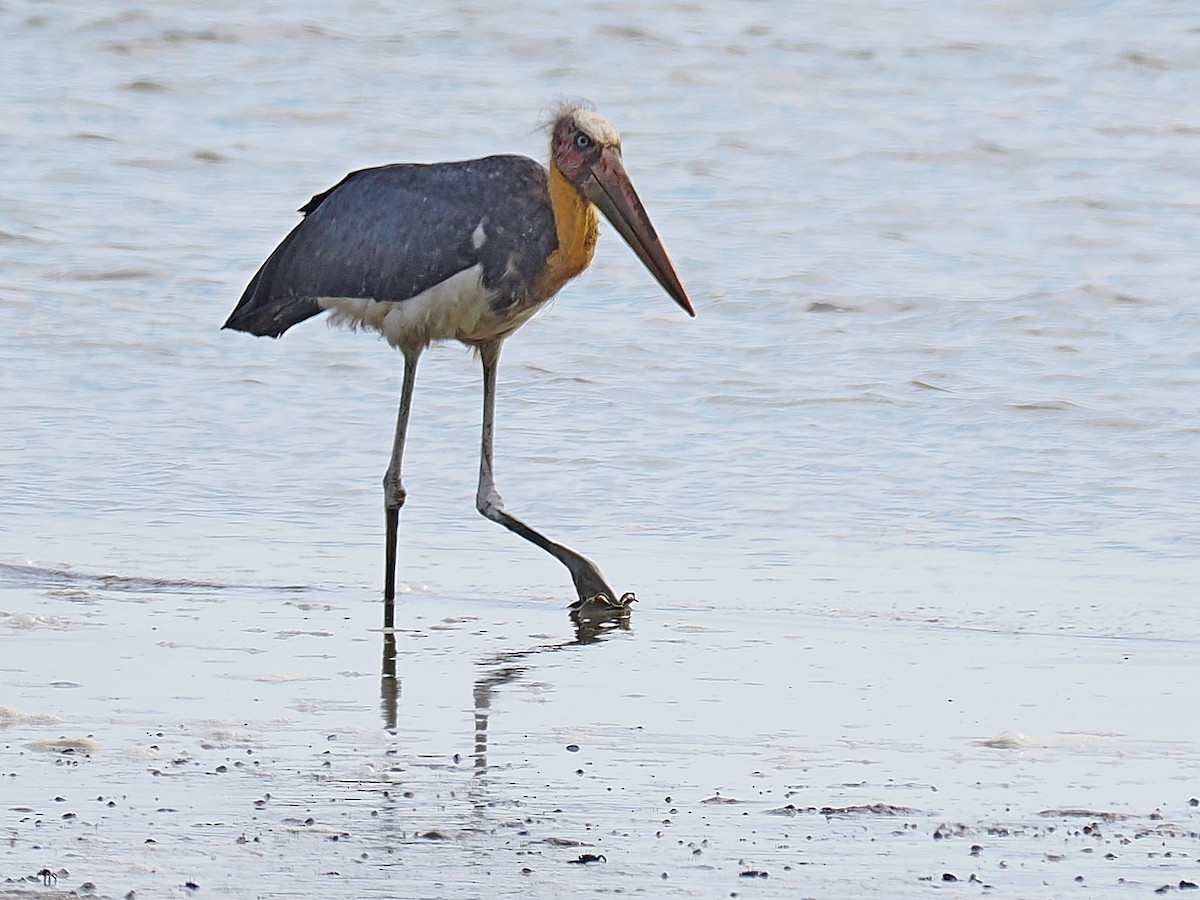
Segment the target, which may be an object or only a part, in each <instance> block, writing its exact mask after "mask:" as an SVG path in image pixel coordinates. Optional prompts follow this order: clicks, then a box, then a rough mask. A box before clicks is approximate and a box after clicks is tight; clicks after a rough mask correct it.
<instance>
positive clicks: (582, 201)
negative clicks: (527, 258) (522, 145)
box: [536, 162, 600, 297]
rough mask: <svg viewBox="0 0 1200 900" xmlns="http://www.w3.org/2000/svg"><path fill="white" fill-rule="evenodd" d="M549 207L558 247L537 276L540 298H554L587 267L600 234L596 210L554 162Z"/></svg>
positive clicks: (551, 171) (551, 170)
mask: <svg viewBox="0 0 1200 900" xmlns="http://www.w3.org/2000/svg"><path fill="white" fill-rule="evenodd" d="M550 206H551V207H552V208H553V210H554V230H555V232H556V235H557V237H558V247H557V248H556V249H555V251H554V252H553V253H552V254H550V258H549V259H547V260H546V264H545V266H543V268H542V271H541V273H540V274H539V277H538V284H537V288H536V293H537V294H538V296H540V297H551V296H553V295H554V294H555V293H557V292H558V290H559V288H561V287H562V286H563V285H564V284H566V283H567V282H568V281H570V280H571V279H572V278H574V277H575V276H576V275H578V274H579V273H580V272H582V271H583V270H584V269H586V268H587V267H588V265H589V264H590V263H591V261H592V257H593V256H595V254H596V238H597V237H599V234H600V220H599V218H598V217H597V215H596V207H595V206H593V205H592V203H591V202H590V201H589V200H588V199H587V198H586V197H584V196H582V195H581V194H580V193H579V189H578V188H576V187H575V185H573V184H572V183H571V182H570V181H568V180H567V176H565V175H563V173H562V172H561V171H560V170H559V168H558V165H557V164H556V163H554V162H551V163H550Z"/></svg>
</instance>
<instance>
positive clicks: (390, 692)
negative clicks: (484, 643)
mask: <svg viewBox="0 0 1200 900" xmlns="http://www.w3.org/2000/svg"><path fill="white" fill-rule="evenodd" d="M570 619H571V624H572V625H574V626H575V636H574V638H573V639H570V640H565V641H555V642H552V643H546V644H538V645H536V646H533V647H528V648H526V649H524V650H509V651H506V652H504V653H497V654H493V655H491V656H487V657H484V658H483V659H481V660H480V661H479V669H480V675H479V677H478V678H477V679H476V680H475V687H474V690H473V694H474V700H475V774H476V775H482V774H483V773H485V772H486V771H487V766H488V763H487V751H488V717H489V715H490V713H491V707H492V696H493V694H494V693H495V691H496V690H497V689H498V688H500V687H501V686H503V685H505V684H508V683H509V682H512V681H515V680H517V679H518V678H520V677H521V676H522V675H523V674H524V673H525V672H526V671H528V670H529V669H530V668H531V666H532V659H533V657H535V656H537V655H539V654H542V653H551V652H558V651H562V650H572V649H576V648H579V647H586V646H588V645H589V644H597V643H600V641H601V640H602V639H603V638H604V636H605V635H606V634H608V633H610V632H613V631H628V630H629V619H630V610H629V608H628V606H625V607H620V608H614V607H607V606H605V607H601V606H592V605H587V604H576V606H575V608H573V609H571V611H570ZM379 697H380V710H381V712H382V713H383V727H384V728H385V729H387V731H389V732H390V733H392V734H395V732H396V729H397V723H398V721H399V711H398V710H399V703H400V679H399V678H398V677H397V676H396V635H395V633H394V632H393V631H391V630H390V629H386V628H385V629H384V632H383V666H382V670H381V674H380V679H379Z"/></svg>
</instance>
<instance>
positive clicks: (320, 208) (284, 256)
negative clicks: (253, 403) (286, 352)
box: [225, 156, 557, 337]
mask: <svg viewBox="0 0 1200 900" xmlns="http://www.w3.org/2000/svg"><path fill="white" fill-rule="evenodd" d="M301 211H302V212H303V213H304V219H303V220H302V221H301V222H300V223H299V224H297V225H296V227H295V228H293V229H292V231H291V233H290V234H289V235H288V236H287V237H286V238H284V240H283V241H282V242H281V243H280V244H279V246H278V247H277V248H276V249H275V251H274V252H273V253H272V254H271V255H270V256H269V257H268V258H267V260H266V262H264V263H263V265H262V267H261V268H260V269H259V270H258V272H257V273H256V274H255V276H254V278H253V279H252V280H251V281H250V284H249V285H248V286H247V287H246V290H245V292H244V293H243V294H242V298H241V300H240V302H239V303H238V305H237V307H236V308H235V309H234V311H233V313H232V314H231V315H230V317H229V320H228V321H227V322H226V323H225V327H226V328H234V329H237V330H240V331H249V332H251V333H253V334H259V335H270V336H272V337H278V336H279V335H281V334H283V332H285V331H286V330H287V329H288V328H290V327H291V326H292V325H295V324H297V323H298V322H302V321H304V320H305V319H308V318H310V317H311V316H315V315H317V314H318V313H319V312H321V311H322V307H321V305H320V304H319V303H318V300H319V299H322V298H334V297H339V298H340V297H348V298H364V299H369V300H381V301H382V300H387V301H404V300H407V299H409V298H411V297H414V296H416V295H418V294H420V293H421V292H422V291H425V290H427V289H429V288H430V287H433V286H434V285H436V284H439V283H440V282H443V281H445V280H446V279H448V278H450V277H451V276H452V275H455V274H456V273H458V272H461V271H463V270H464V269H468V268H471V267H472V266H475V265H480V264H481V265H482V268H483V281H484V285H485V287H487V288H488V289H489V290H493V291H495V292H496V296H497V300H496V303H497V305H498V306H500V307H504V306H506V305H508V304H511V303H514V302H518V301H521V300H524V299H525V298H526V296H527V295H528V292H529V291H530V290H531V289H532V286H533V284H534V281H535V280H536V277H537V274H538V272H539V270H540V269H541V266H542V264H543V263H544V262H545V260H546V258H547V257H548V256H549V255H550V254H551V253H552V252H553V251H554V249H555V248H556V246H557V238H556V236H555V229H554V212H553V209H552V207H551V205H550V196H549V188H548V177H547V174H546V170H545V169H544V168H543V167H542V166H541V165H540V164H539V163H537V162H534V161H533V160H531V159H528V158H526V157H522V156H491V157H486V158H484V159H476V160H467V161H464V162H453V163H436V164H432V165H417V164H406V165H390V166H380V167H377V168H373V169H362V170H360V171H357V172H352V173H351V174H349V175H347V176H346V177H345V178H344V179H343V180H342V181H341V182H339V183H338V184H336V185H335V186H334V187H332V188H330V189H329V190H327V191H325V192H323V193H321V194H317V195H316V196H314V197H313V198H312V199H311V200H310V201H309V202H308V203H306V204H305V205H304V206H303V207H301ZM480 228H482V231H479V230H478V229H480Z"/></svg>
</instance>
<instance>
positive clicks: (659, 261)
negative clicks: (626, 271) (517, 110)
mask: <svg viewBox="0 0 1200 900" xmlns="http://www.w3.org/2000/svg"><path fill="white" fill-rule="evenodd" d="M550 160H551V162H552V164H553V165H554V166H555V167H557V168H558V170H559V171H560V172H561V173H562V174H563V176H564V177H565V178H566V179H567V180H568V181H569V182H571V184H573V185H575V188H576V190H578V191H579V193H580V195H581V196H582V197H584V198H585V199H586V200H588V201H590V202H592V203H594V204H595V205H596V206H597V207H598V208H599V209H600V212H602V213H604V217H605V218H606V219H608V221H610V222H611V223H612V224H613V227H614V228H616V229H617V231H618V232H619V233H620V235H621V237H623V238H624V239H625V243H627V244H629V246H630V247H631V248H632V249H633V252H634V253H636V254H637V256H638V259H640V260H641V261H642V264H643V265H645V267H646V268H647V269H649V270H650V274H651V275H653V276H654V278H655V279H656V280H657V281H658V283H659V284H661V285H662V287H663V290H665V291H666V292H667V293H668V294H669V295H670V296H671V299H672V300H674V301H675V302H676V303H678V304H679V305H680V306H681V307H682V308H683V309H684V310H685V311H686V312H687V314H688V315H690V316H694V315H695V314H696V311H695V310H694V309H693V308H692V303H691V301H690V300H689V299H688V295H687V292H686V291H685V290H684V289H683V285H682V284H680V283H679V276H678V275H676V274H675V269H674V267H673V266H672V265H671V260H670V259H669V258H668V256H667V251H666V250H665V249H664V248H663V245H662V242H661V241H660V240H659V239H658V234H657V233H656V232H655V230H654V226H653V225H652V224H651V223H650V217H649V216H648V215H647V214H646V209H645V207H643V206H642V201H641V200H640V199H638V195H637V191H635V190H634V189H633V182H631V181H630V180H629V176H628V175H627V174H626V173H625V166H624V164H623V163H622V162H621V135H620V134H618V133H617V129H615V128H613V126H612V125H610V124H609V122H608V120H607V119H605V118H604V117H603V116H602V115H600V114H599V113H597V112H595V111H594V110H591V109H588V108H587V107H579V106H576V107H570V108H568V109H565V110H563V111H561V112H560V113H558V115H557V116H555V119H554V124H553V126H552V131H551V136H550Z"/></svg>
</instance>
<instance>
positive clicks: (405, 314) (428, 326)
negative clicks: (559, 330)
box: [317, 265, 533, 352]
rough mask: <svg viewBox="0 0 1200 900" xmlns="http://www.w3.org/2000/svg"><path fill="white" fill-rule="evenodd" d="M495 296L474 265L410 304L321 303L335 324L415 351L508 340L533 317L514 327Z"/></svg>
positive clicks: (480, 268) (330, 300) (342, 300)
mask: <svg viewBox="0 0 1200 900" xmlns="http://www.w3.org/2000/svg"><path fill="white" fill-rule="evenodd" d="M494 296H495V293H494V292H493V291H489V290H488V289H487V288H485V287H484V286H483V266H482V265H474V266H471V268H469V269H463V270H462V271H461V272H458V273H456V274H454V275H451V276H450V277H449V278H447V279H446V280H445V281H441V282H439V283H437V284H435V285H434V286H433V287H431V288H429V289H427V290H424V291H422V292H421V293H419V294H417V295H416V296H414V297H409V298H408V299H406V300H371V299H368V298H365V297H321V298H319V299H318V300H317V302H318V303H319V304H320V305H321V308H322V309H328V310H330V312H331V313H332V315H331V317H330V320H329V321H330V324H331V325H344V326H347V327H349V328H353V329H358V328H367V329H370V330H371V331H377V332H379V333H380V334H382V335H383V336H384V337H385V338H386V339H387V342H388V343H389V344H391V345H392V346H393V347H396V348H398V349H400V350H403V351H405V352H411V351H419V350H421V349H423V348H425V347H427V346H429V345H430V344H431V343H433V342H434V341H448V340H452V339H458V340H460V341H464V342H465V343H469V344H474V343H479V342H481V341H487V340H491V339H493V338H496V337H501V336H504V335H507V334H508V333H509V332H511V331H512V330H513V328H515V327H516V325H519V324H520V323H521V322H523V321H524V320H525V319H527V318H528V317H529V316H528V315H523V316H520V317H519V318H518V321H516V322H514V321H513V320H512V317H500V316H497V315H496V314H495V313H493V312H492V307H491V301H492V299H493V298H494ZM532 312H533V310H530V313H529V314H532Z"/></svg>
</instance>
